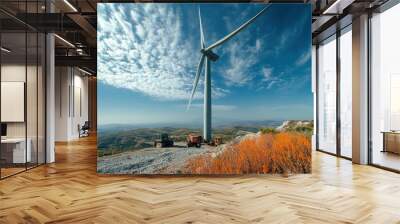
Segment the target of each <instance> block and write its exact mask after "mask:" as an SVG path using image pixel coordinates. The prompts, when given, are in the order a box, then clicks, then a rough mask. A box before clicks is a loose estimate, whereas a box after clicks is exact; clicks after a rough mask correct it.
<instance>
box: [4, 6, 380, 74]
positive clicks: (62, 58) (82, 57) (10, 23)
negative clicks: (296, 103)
mask: <svg viewBox="0 0 400 224" xmlns="http://www.w3.org/2000/svg"><path fill="white" fill-rule="evenodd" d="M385 1H386V0H273V1H263V0H260V1H258V0H256V1H251V2H274V3H276V2H289V3H310V4H312V9H313V21H312V23H313V24H312V31H313V39H314V42H315V40H318V38H321V36H324V35H328V34H326V32H327V30H329V28H330V27H332V26H334V25H335V24H336V23H337V21H338V20H340V19H342V18H344V17H346V16H347V15H349V14H352V15H354V14H357V13H358V12H362V11H365V10H366V9H369V8H374V7H377V6H379V5H381V4H382V3H384V2H385ZM99 2H132V1H111V0H109V1H107V0H47V5H46V0H1V2H0V22H1V28H2V31H3V32H4V33H9V34H7V35H5V37H4V38H5V40H4V41H5V42H3V43H6V42H8V43H9V46H11V47H13V48H15V49H16V50H15V54H16V55H17V54H18V52H19V53H23V52H20V51H22V50H23V49H24V48H23V47H22V46H24V40H21V37H20V36H21V34H19V35H18V33H21V32H22V33H24V32H25V30H26V29H28V30H29V32H31V31H32V32H36V31H38V32H54V33H56V34H57V37H56V38H55V45H56V49H55V53H56V65H72V66H79V67H81V68H84V69H87V70H88V71H90V72H92V73H96V57H97V55H96V47H97V46H96V28H97V15H96V4H97V3H99ZM136 2H138V1H136ZM141 2H155V1H141ZM157 2H168V0H160V1H157ZM187 2H190V1H187ZM200 2H210V0H200ZM212 2H215V1H212ZM220 2H221V1H220ZM222 2H223V1H222ZM243 2H248V1H243ZM50 11H51V12H52V13H49V12H50ZM26 12H27V13H26ZM350 22H351V19H350ZM324 32H325V33H324ZM332 32H334V29H333V31H332ZM3 36H4V35H3ZM13 41H14V43H11V42H13ZM4 46H5V45H4ZM30 46H31V45H29V47H28V52H31V51H32V49H30ZM32 46H33V45H32ZM21 47H22V48H21ZM17 49H18V50H17ZM28 54H29V53H28Z"/></svg>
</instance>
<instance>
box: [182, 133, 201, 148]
mask: <svg viewBox="0 0 400 224" xmlns="http://www.w3.org/2000/svg"><path fill="white" fill-rule="evenodd" d="M202 141H203V137H202V136H201V135H196V134H189V135H188V136H187V137H186V143H187V147H193V146H196V147H197V148H200V147H201V143H202Z"/></svg>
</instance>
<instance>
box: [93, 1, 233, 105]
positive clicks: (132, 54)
mask: <svg viewBox="0 0 400 224" xmlns="http://www.w3.org/2000/svg"><path fill="white" fill-rule="evenodd" d="M180 21H181V12H179V11H177V10H174V9H172V8H171V7H168V5H164V4H159V5H158V4H99V16H98V35H97V36H98V78H99V80H100V81H102V82H104V83H106V84H109V85H112V86H114V87H117V88H125V89H129V90H132V91H135V92H140V93H143V94H145V95H148V96H151V97H156V98H158V99H161V100H183V99H188V97H189V95H190V91H191V88H192V82H193V79H194V73H195V69H196V66H197V61H198V60H199V58H198V57H199V56H200V55H199V53H198V49H197V48H195V47H194V46H192V43H194V42H195V41H192V40H191V39H185V38H183V37H182V32H183V31H182V24H181V23H180ZM196 43H197V42H196ZM194 52H195V53H194ZM198 92H202V91H198ZM226 93H227V91H225V90H223V89H221V88H215V87H213V96H217V97H218V96H224V95H225V94H226ZM201 96H202V94H196V98H199V97H201Z"/></svg>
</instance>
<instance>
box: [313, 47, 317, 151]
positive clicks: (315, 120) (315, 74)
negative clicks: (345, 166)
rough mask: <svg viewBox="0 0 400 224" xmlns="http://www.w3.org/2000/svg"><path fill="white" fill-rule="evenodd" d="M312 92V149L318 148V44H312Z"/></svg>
mask: <svg viewBox="0 0 400 224" xmlns="http://www.w3.org/2000/svg"><path fill="white" fill-rule="evenodd" d="M311 64H312V70H311V92H312V93H313V103H314V131H313V135H312V150H316V149H317V111H318V110H317V91H318V90H317V46H316V45H313V46H312V52H311Z"/></svg>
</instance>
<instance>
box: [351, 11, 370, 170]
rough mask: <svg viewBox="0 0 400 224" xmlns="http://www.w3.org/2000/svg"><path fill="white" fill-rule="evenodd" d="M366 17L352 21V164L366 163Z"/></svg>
mask: <svg viewBox="0 0 400 224" xmlns="http://www.w3.org/2000/svg"><path fill="white" fill-rule="evenodd" d="M368 31H369V27H368V15H366V14H363V15H361V16H359V17H357V18H354V19H353V36H352V38H353V39H352V43H353V56H352V57H353V58H352V61H353V80H352V81H353V83H352V86H353V90H352V94H353V102H352V106H353V114H352V115H353V116H352V117H353V118H352V122H353V127H352V132H353V133H352V134H353V139H352V148H353V153H352V156H353V162H354V163H358V164H367V163H368V73H369V71H368V63H369V60H368Z"/></svg>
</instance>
